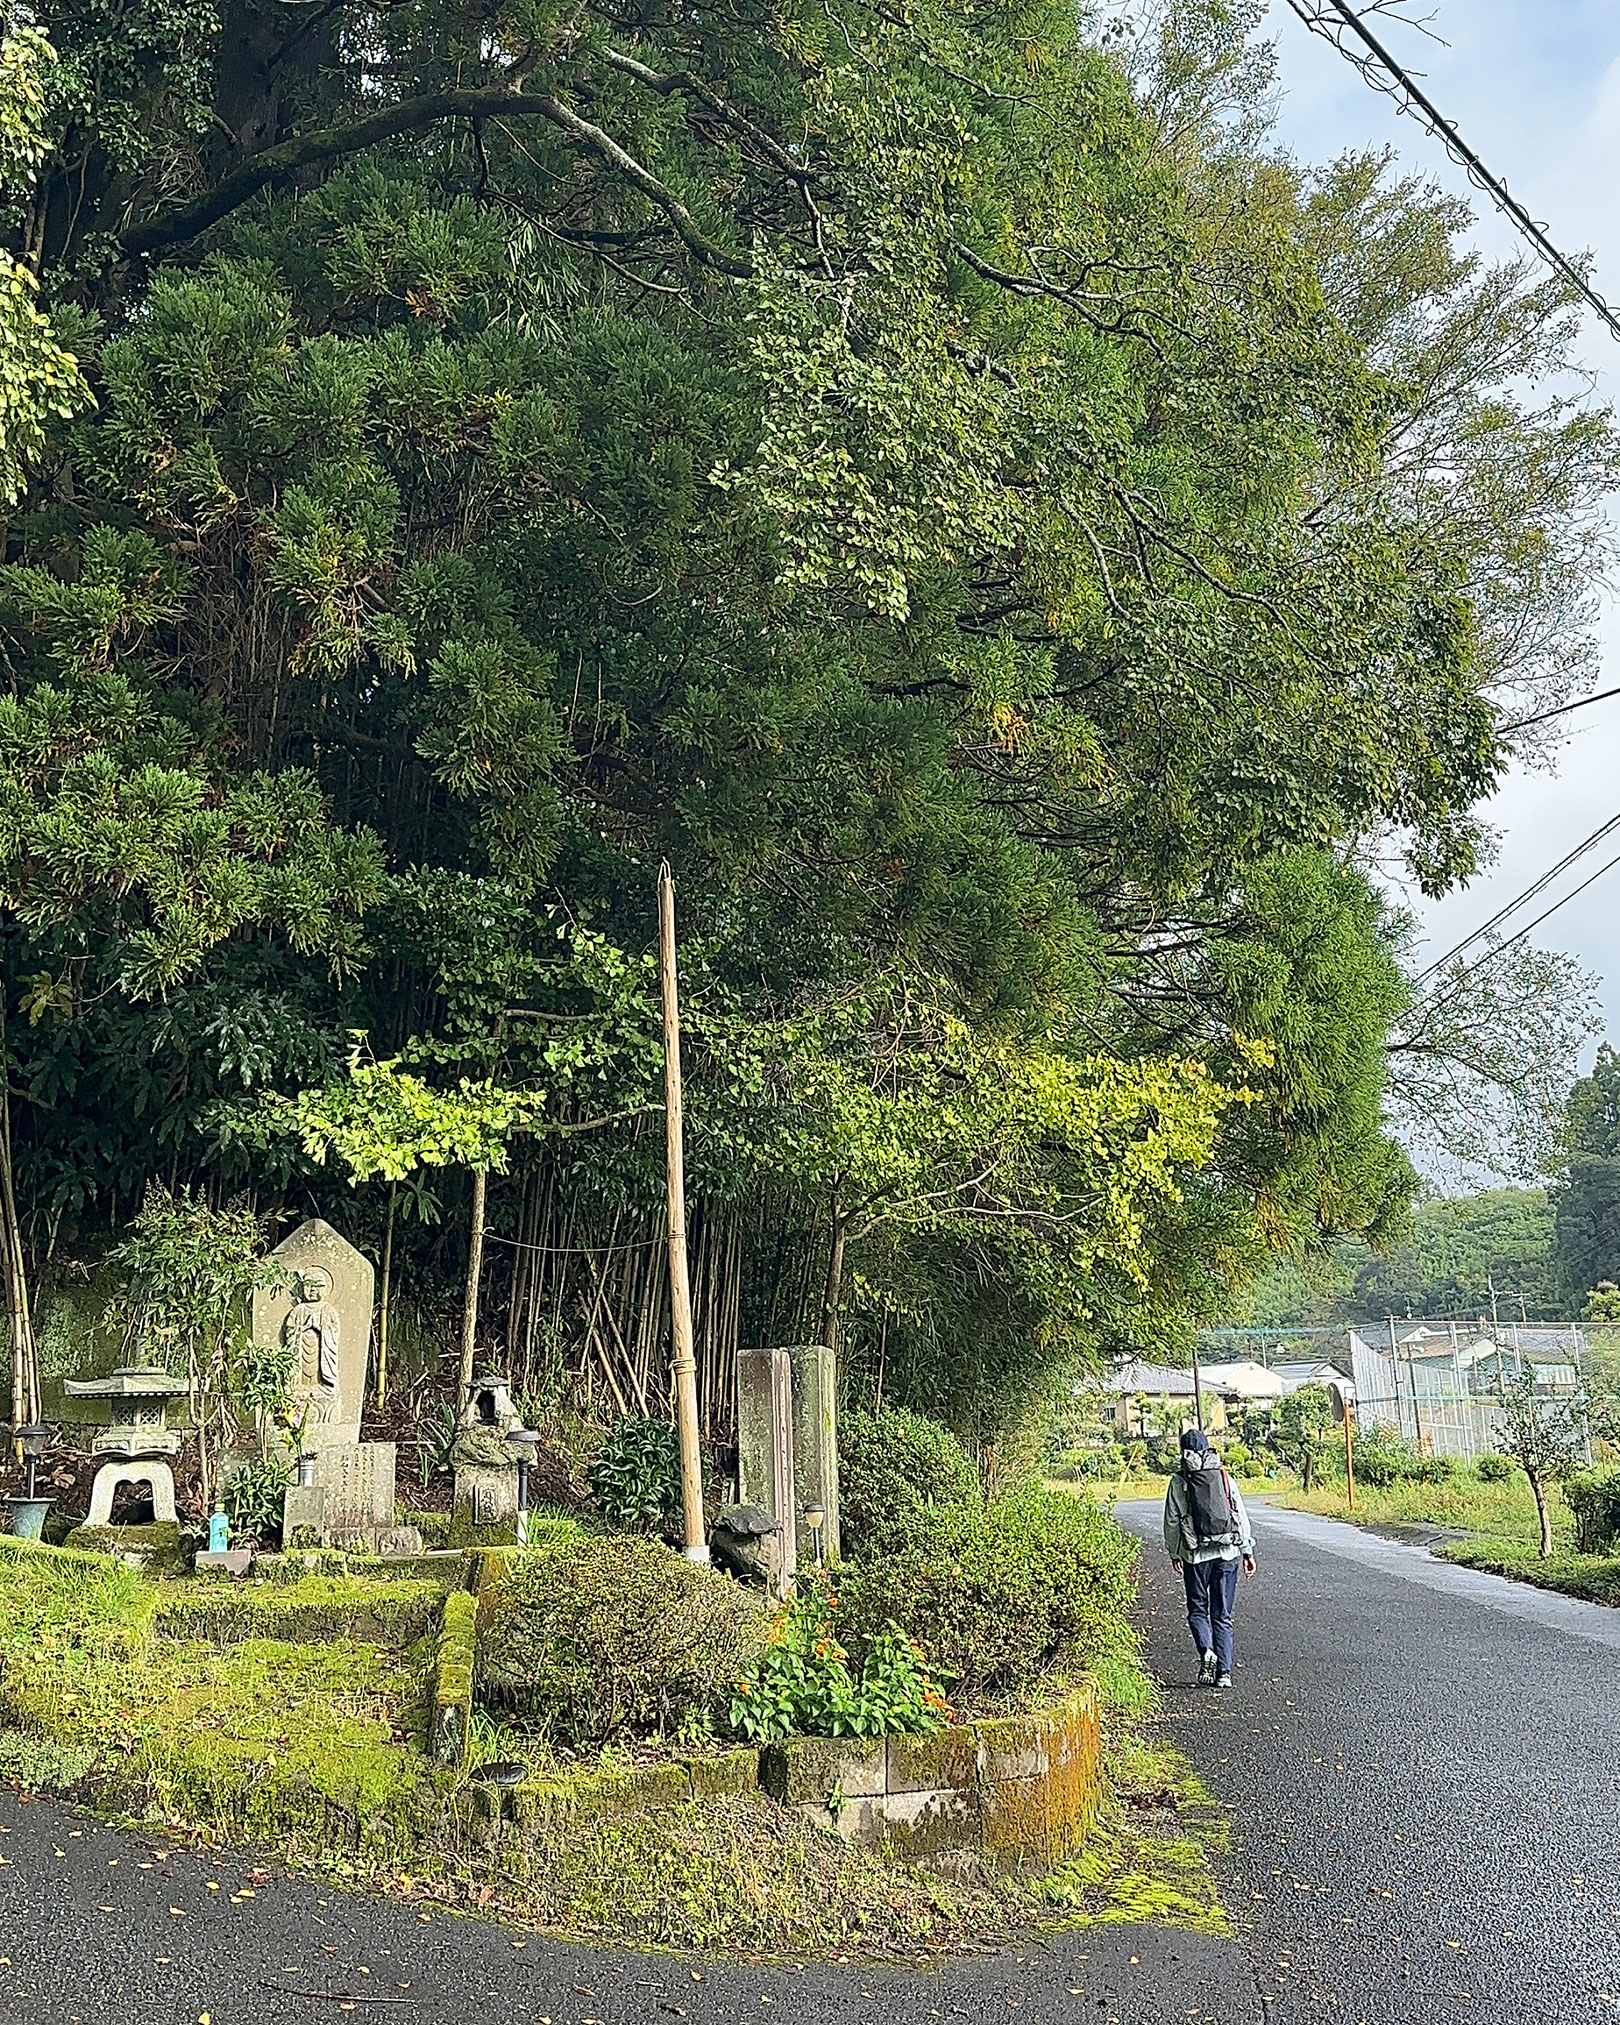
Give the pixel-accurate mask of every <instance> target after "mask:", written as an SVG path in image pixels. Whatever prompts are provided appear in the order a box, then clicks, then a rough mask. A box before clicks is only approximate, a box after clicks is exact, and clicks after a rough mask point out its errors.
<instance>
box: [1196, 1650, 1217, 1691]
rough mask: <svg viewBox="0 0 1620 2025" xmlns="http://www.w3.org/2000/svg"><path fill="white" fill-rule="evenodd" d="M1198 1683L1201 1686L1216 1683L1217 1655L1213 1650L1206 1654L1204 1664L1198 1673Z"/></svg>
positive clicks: (1210, 1685) (1209, 1685)
mask: <svg viewBox="0 0 1620 2025" xmlns="http://www.w3.org/2000/svg"><path fill="white" fill-rule="evenodd" d="M1198 1685H1199V1686H1200V1687H1213V1686H1214V1685H1215V1655H1214V1653H1212V1652H1206V1653H1205V1654H1204V1664H1203V1666H1202V1667H1201V1668H1200V1669H1199V1673H1198Z"/></svg>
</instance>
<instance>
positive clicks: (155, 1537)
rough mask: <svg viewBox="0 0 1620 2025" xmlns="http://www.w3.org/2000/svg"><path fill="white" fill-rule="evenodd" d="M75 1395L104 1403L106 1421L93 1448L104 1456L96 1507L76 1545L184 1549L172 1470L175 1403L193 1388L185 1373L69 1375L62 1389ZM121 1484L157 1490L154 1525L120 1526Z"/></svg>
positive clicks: (131, 1551) (139, 1368) (137, 1554)
mask: <svg viewBox="0 0 1620 2025" xmlns="http://www.w3.org/2000/svg"><path fill="white" fill-rule="evenodd" d="M63 1389H64V1390H65V1391H66V1392H67V1394H68V1396H69V1397H70V1398H73V1399H94V1400H97V1401H99V1402H105V1408H106V1411H107V1413H108V1415H109V1418H108V1420H107V1421H106V1422H105V1423H104V1424H103V1425H102V1426H100V1427H98V1428H97V1430H96V1432H95V1434H94V1436H93V1437H92V1439H91V1443H90V1453H91V1455H92V1456H93V1457H97V1458H101V1459H102V1460H101V1466H100V1468H99V1469H97V1471H96V1475H95V1481H94V1483H93V1484H92V1485H91V1487H90V1511H89V1515H88V1517H87V1518H86V1519H85V1522H84V1524H83V1525H82V1526H78V1527H76V1528H75V1529H74V1531H73V1532H72V1533H70V1534H69V1536H68V1545H69V1546H73V1547H94V1548H101V1549H102V1550H103V1551H105V1552H110V1553H117V1554H120V1555H122V1556H123V1557H124V1558H126V1559H137V1560H150V1559H153V1558H164V1557H167V1556H169V1555H172V1554H173V1553H174V1552H175V1551H176V1550H177V1549H178V1546H179V1535H180V1527H179V1519H178V1515H177V1513H176V1511H175V1505H174V1471H173V1469H172V1468H171V1467H170V1465H169V1458H170V1457H171V1456H173V1455H175V1454H177V1453H178V1451H179V1448H180V1443H181V1435H180V1432H179V1430H178V1429H177V1428H172V1427H170V1425H169V1417H168V1416H169V1402H170V1400H171V1399H183V1398H185V1396H186V1395H187V1393H188V1392H189V1391H190V1389H191V1388H190V1385H189V1384H188V1383H187V1381H186V1380H185V1379H184V1378H176V1377H175V1376H174V1375H173V1373H172V1372H168V1371H163V1370H159V1369H158V1368H157V1367H156V1366H154V1365H149V1364H126V1365H124V1366H122V1367H121V1368H120V1369H119V1370H117V1371H115V1372H113V1374H112V1376H111V1377H110V1378H81V1379H75V1378H70V1379H68V1380H67V1381H66V1384H65V1386H64V1388H63ZM121 1484H145V1485H146V1486H147V1488H148V1489H149V1490H150V1491H151V1494H152V1524H151V1525H150V1526H115V1525H114V1524H113V1522H112V1508H113V1496H114V1494H115V1492H116V1491H117V1490H118V1488H119V1486H120V1485H121Z"/></svg>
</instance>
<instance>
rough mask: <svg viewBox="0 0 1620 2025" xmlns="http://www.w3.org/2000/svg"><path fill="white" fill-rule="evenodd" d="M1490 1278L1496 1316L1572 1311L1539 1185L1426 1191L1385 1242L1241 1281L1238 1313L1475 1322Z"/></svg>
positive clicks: (1258, 1319)
mask: <svg viewBox="0 0 1620 2025" xmlns="http://www.w3.org/2000/svg"><path fill="white" fill-rule="evenodd" d="M1493 1283H1494V1285H1495V1287H1496V1290H1497V1294H1498V1311H1499V1313H1500V1316H1501V1319H1502V1320H1503V1321H1518V1320H1520V1319H1521V1318H1523V1319H1527V1320H1529V1321H1533V1322H1534V1321H1543V1320H1559V1319H1567V1318H1568V1317H1569V1315H1570V1314H1571V1313H1572V1312H1575V1311H1577V1310H1578V1308H1579V1303H1578V1302H1577V1303H1576V1310H1572V1309H1571V1308H1570V1306H1569V1303H1568V1302H1567V1300H1566V1299H1565V1298H1564V1297H1563V1295H1562V1292H1561V1290H1560V1286H1559V1281H1558V1269H1557V1264H1556V1261H1555V1258H1554V1233H1553V1206H1552V1201H1551V1199H1550V1197H1549V1195H1548V1192H1547V1191H1546V1190H1545V1189H1541V1188H1500V1189H1486V1190H1482V1191H1481V1192H1480V1193H1479V1194H1477V1195H1462V1196H1450V1197H1448V1196H1431V1197H1427V1198H1425V1199H1423V1200H1420V1201H1419V1202H1417V1203H1416V1204H1415V1205H1414V1207H1413V1210H1412V1215H1411V1223H1410V1227H1409V1230H1408V1232H1407V1234H1406V1235H1405V1236H1404V1237H1402V1238H1400V1239H1399V1240H1398V1241H1396V1242H1395V1243H1393V1244H1392V1245H1390V1246H1389V1248H1388V1249H1387V1250H1385V1251H1381V1252H1378V1251H1374V1250H1373V1249H1372V1248H1371V1247H1370V1246H1368V1245H1365V1244H1360V1243H1356V1242H1354V1241H1346V1242H1344V1243H1341V1244H1338V1245H1336V1246H1335V1247H1334V1248H1333V1250H1332V1252H1331V1254H1330V1255H1329V1256H1327V1257H1326V1258H1324V1259H1323V1260H1321V1261H1320V1262H1319V1263H1318V1264H1317V1265H1316V1267H1315V1268H1314V1269H1313V1271H1311V1272H1310V1273H1309V1274H1307V1273H1304V1272H1302V1271H1301V1270H1300V1269H1299V1268H1298V1267H1297V1266H1294V1265H1290V1264H1288V1263H1287V1262H1284V1263H1283V1264H1282V1265H1279V1266H1278V1267H1277V1268H1275V1269H1274V1270H1273V1271H1271V1272H1269V1273H1267V1274H1266V1275H1265V1276H1264V1277H1262V1278H1261V1279H1260V1280H1258V1281H1257V1282H1256V1283H1255V1284H1254V1285H1253V1286H1252V1287H1251V1288H1249V1290H1248V1291H1247V1293H1246V1295H1245V1297H1244V1300H1243V1303H1242V1305H1241V1307H1240V1308H1239V1309H1238V1311H1237V1314H1238V1317H1239V1318H1240V1319H1241V1320H1242V1321H1244V1322H1245V1323H1249V1324H1253V1325H1256V1326H1261V1327H1266V1326H1270V1327H1277V1328H1286V1327H1288V1326H1289V1325H1291V1324H1295V1323H1318V1322H1335V1321H1344V1322H1362V1323H1368V1324H1371V1323H1375V1322H1382V1321H1384V1320H1385V1319H1386V1317H1388V1316H1390V1315H1394V1316H1397V1317H1402V1316H1406V1315H1412V1316H1417V1317H1420V1318H1421V1317H1424V1316H1440V1317H1444V1316H1457V1317H1460V1318H1463V1319H1468V1320H1478V1318H1479V1317H1480V1316H1481V1315H1485V1316H1489V1314H1490V1312H1491V1287H1492V1285H1493ZM1521 1302H1522V1306H1521Z"/></svg>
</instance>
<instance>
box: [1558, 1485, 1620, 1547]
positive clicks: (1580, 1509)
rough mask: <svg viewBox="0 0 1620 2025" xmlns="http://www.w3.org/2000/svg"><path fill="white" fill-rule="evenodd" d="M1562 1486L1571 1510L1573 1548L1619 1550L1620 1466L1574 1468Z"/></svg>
mask: <svg viewBox="0 0 1620 2025" xmlns="http://www.w3.org/2000/svg"><path fill="white" fill-rule="evenodd" d="M1563 1490H1564V1497H1565V1500H1566V1501H1567V1503H1568V1505H1569V1508H1570V1510H1571V1511H1572V1512H1573V1513H1574V1514H1575V1550H1576V1552H1577V1553H1580V1554H1613V1553H1615V1552H1617V1551H1620V1467H1615V1466H1613V1465H1611V1466H1610V1467H1609V1468H1607V1469H1594V1470H1576V1471H1574V1472H1573V1473H1572V1474H1571V1475H1570V1476H1568V1477H1566V1478H1565V1480H1564V1486H1563Z"/></svg>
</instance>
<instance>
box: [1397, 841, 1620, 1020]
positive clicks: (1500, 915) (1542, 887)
mask: <svg viewBox="0 0 1620 2025" xmlns="http://www.w3.org/2000/svg"><path fill="white" fill-rule="evenodd" d="M1616 830H1620V815H1613V816H1610V818H1609V820H1608V821H1607V822H1606V823H1602V824H1600V825H1599V827H1598V828H1597V829H1595V830H1594V831H1593V832H1592V834H1591V836H1589V837H1587V838H1585V839H1584V840H1583V841H1582V842H1581V843H1579V844H1577V845H1576V846H1575V848H1574V850H1573V851H1569V852H1566V853H1565V855H1564V856H1563V857H1562V858H1560V859H1559V861H1558V863H1557V864H1556V865H1554V866H1553V867H1552V869H1551V870H1550V871H1547V872H1543V873H1542V875H1541V877H1540V878H1539V879H1538V880H1537V881H1536V882H1535V884H1534V885H1533V886H1526V887H1525V889H1524V891H1523V892H1522V893H1519V894H1516V895H1515V896H1514V898H1513V899H1511V900H1509V901H1508V902H1507V904H1506V905H1505V906H1502V907H1498V908H1497V910H1496V912H1495V913H1494V914H1493V915H1492V916H1491V918H1490V920H1489V921H1482V922H1481V923H1480V925H1479V927H1478V928H1476V929H1475V930H1474V932H1473V933H1472V934H1471V935H1465V936H1464V937H1463V939H1462V941H1461V942H1458V943H1454V944H1453V945H1452V947H1451V948H1450V949H1448V950H1447V951H1446V953H1445V955H1444V956H1439V957H1436V958H1435V960H1434V962H1433V963H1431V964H1430V965H1429V967H1428V969H1427V970H1425V971H1423V972H1422V973H1421V974H1420V975H1419V976H1418V977H1417V978H1416V979H1415V982H1416V983H1418V984H1426V983H1427V982H1428V981H1429V979H1430V978H1431V977H1433V976H1434V974H1435V972H1436V971H1440V970H1444V969H1445V967H1446V965H1447V964H1448V963H1449V962H1450V961H1451V959H1452V958H1453V957H1454V956H1461V955H1462V953H1463V951H1464V950H1465V949H1467V948H1468V947H1469V946H1470V945H1471V944H1472V943H1475V942H1478V940H1479V939H1480V937H1481V936H1482V935H1489V934H1490V932H1491V930H1492V929H1493V928H1497V927H1500V926H1501V924H1502V923H1503V922H1504V921H1505V920H1506V919H1507V918H1508V916H1509V915H1510V914H1517V913H1518V911H1519V909H1520V908H1521V907H1522V906H1523V905H1524V903H1525V902H1526V901H1527V900H1534V899H1535V897H1536V895H1537V894H1538V893H1545V892H1546V890H1547V888H1548V887H1549V886H1550V885H1551V884H1552V882H1553V881H1554V879H1556V878H1557V877H1558V876H1559V874H1560V873H1562V872H1567V871H1568V870H1569V868H1570V866H1571V865H1574V864H1577V863H1579V861H1580V860H1581V859H1582V858H1584V857H1585V856H1586V854H1587V852H1588V851H1593V850H1596V848H1597V847H1598V845H1599V844H1601V843H1602V842H1603V840H1604V838H1605V837H1607V836H1611V835H1612V834H1613V833H1614V831H1616ZM1593 877H1594V878H1595V877H1597V874H1596V873H1594V874H1593ZM1587 883H1588V884H1590V883H1591V881H1590V880H1589V881H1588V882H1587ZM1580 890H1581V888H1580V887H1579V886H1577V887H1576V889H1575V891H1576V892H1577V893H1578V892H1580ZM1573 897H1574V896H1573V895H1572V894H1566V895H1565V898H1566V899H1571V898H1573ZM1558 904H1559V906H1560V907H1561V906H1562V905H1563V904H1564V903H1563V901H1562V900H1561V901H1559V903H1558ZM1546 918H1547V917H1546V915H1545V914H1543V915H1541V916H1540V917H1539V919H1541V920H1543V921H1545V920H1546ZM1530 925H1531V927H1532V928H1533V927H1535V925H1536V923H1535V922H1532V923H1531V924H1530ZM1524 932H1525V931H1524V930H1520V931H1519V933H1520V934H1522V933H1524ZM1518 939H1519V936H1518V935H1517V934H1516V935H1515V936H1514V937H1513V940H1514V941H1515V942H1517V941H1518ZM1506 946H1507V945H1506V944H1504V945H1503V947H1504V948H1505V947H1506ZM1464 974H1465V975H1466V972H1465V973H1464Z"/></svg>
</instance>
